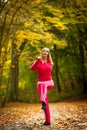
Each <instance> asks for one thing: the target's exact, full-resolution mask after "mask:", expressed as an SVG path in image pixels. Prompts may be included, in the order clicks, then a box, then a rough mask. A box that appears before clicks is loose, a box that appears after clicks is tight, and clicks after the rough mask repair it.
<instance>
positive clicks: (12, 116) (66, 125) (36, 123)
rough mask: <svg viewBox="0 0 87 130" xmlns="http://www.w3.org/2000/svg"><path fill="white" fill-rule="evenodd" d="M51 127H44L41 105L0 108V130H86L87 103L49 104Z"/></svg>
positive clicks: (16, 104)
mask: <svg viewBox="0 0 87 130" xmlns="http://www.w3.org/2000/svg"><path fill="white" fill-rule="evenodd" d="M50 111H51V125H50V126H44V125H43V123H44V112H43V110H42V109H41V104H29V103H8V104H6V106H5V107H4V108H0V130H87V103H83V102H60V103H50Z"/></svg>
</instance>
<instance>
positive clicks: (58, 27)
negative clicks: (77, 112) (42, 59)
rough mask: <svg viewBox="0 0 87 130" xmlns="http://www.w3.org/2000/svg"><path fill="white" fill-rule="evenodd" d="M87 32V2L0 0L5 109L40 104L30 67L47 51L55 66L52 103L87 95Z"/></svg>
mask: <svg viewBox="0 0 87 130" xmlns="http://www.w3.org/2000/svg"><path fill="white" fill-rule="evenodd" d="M86 30H87V1H86V0H0V105H1V106H4V105H5V103H6V102H14V101H19V102H29V103H33V102H34V103H38V102H39V98H38V93H37V89H36V82H37V74H36V73H35V72H31V71H30V70H29V66H30V65H31V64H32V63H33V61H34V60H35V58H36V57H37V56H38V55H39V53H40V51H41V49H42V48H43V47H45V46H46V47H49V48H50V50H51V54H52V58H53V62H54V68H53V73H52V76H53V79H54V83H55V87H54V89H53V90H52V91H50V92H49V93H48V95H49V101H50V102H58V101H62V100H64V99H67V98H70V97H73V96H77V95H79V94H84V93H87V31H86Z"/></svg>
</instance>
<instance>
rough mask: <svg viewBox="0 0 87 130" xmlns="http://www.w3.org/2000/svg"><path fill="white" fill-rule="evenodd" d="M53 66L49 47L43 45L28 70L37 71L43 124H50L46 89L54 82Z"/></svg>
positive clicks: (51, 86)
mask: <svg viewBox="0 0 87 130" xmlns="http://www.w3.org/2000/svg"><path fill="white" fill-rule="evenodd" d="M52 68H53V61H52V58H51V54H50V50H49V48H47V47H45V48H43V49H42V51H41V54H40V57H38V58H37V59H36V60H35V61H34V63H33V64H32V65H31V66H30V70H32V71H37V74H38V81H37V90H38V94H39V97H40V101H41V102H42V109H43V110H44V114H45V122H44V124H43V125H50V123H51V121H50V109H49V103H48V97H47V91H48V90H50V89H52V88H53V86H54V82H53V79H52V76H51V73H52Z"/></svg>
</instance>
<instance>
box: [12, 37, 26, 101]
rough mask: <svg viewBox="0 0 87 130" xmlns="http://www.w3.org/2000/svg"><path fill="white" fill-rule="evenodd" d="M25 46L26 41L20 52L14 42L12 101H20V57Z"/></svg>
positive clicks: (22, 44)
mask: <svg viewBox="0 0 87 130" xmlns="http://www.w3.org/2000/svg"><path fill="white" fill-rule="evenodd" d="M25 44H26V39H25V40H24V41H23V42H22V43H21V45H20V47H19V50H17V47H16V44H15V42H14V40H13V42H12V63H11V87H10V101H18V82H19V81H18V77H19V56H20V55H21V53H22V51H23V49H24V47H25ZM19 52H20V53H19Z"/></svg>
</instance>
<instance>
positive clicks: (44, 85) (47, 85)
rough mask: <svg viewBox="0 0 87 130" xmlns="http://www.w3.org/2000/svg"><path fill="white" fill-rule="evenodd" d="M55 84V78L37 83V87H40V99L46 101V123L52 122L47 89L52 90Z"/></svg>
mask: <svg viewBox="0 0 87 130" xmlns="http://www.w3.org/2000/svg"><path fill="white" fill-rule="evenodd" d="M53 86H54V82H53V80H50V81H45V82H38V83H37V89H38V94H39V97H40V101H42V102H45V103H46V109H45V110H44V114H45V120H46V121H45V122H46V123H50V109H49V103H48V97H47V91H48V90H51V89H52V88H53Z"/></svg>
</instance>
